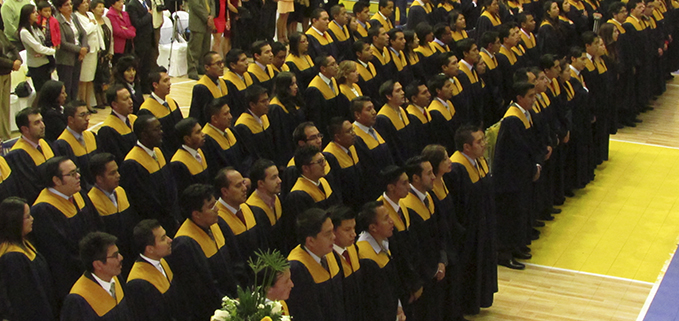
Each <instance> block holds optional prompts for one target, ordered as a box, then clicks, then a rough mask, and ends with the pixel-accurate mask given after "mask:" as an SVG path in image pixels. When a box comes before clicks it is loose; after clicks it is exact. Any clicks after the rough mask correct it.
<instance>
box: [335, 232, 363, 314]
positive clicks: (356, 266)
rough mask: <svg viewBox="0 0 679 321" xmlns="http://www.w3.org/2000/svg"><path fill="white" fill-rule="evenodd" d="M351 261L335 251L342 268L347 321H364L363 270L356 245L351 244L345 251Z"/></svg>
mask: <svg viewBox="0 0 679 321" xmlns="http://www.w3.org/2000/svg"><path fill="white" fill-rule="evenodd" d="M345 252H346V253H348V254H347V255H348V256H349V260H348V261H347V259H346V258H345V257H344V256H342V255H340V254H339V253H338V252H337V251H335V258H336V259H337V261H338V265H339V267H340V274H342V275H343V277H342V294H343V296H344V312H345V313H346V320H352V321H353V320H356V321H362V320H364V318H365V316H364V314H365V312H364V309H362V307H361V306H362V305H363V284H364V282H365V281H364V279H363V270H362V269H361V264H360V262H359V257H358V251H357V249H356V245H355V244H351V245H350V246H348V247H347V248H346V250H345Z"/></svg>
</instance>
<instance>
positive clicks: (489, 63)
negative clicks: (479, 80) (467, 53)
mask: <svg viewBox="0 0 679 321" xmlns="http://www.w3.org/2000/svg"><path fill="white" fill-rule="evenodd" d="M479 55H481V59H483V62H485V63H486V67H487V68H488V70H493V69H495V68H497V58H495V56H493V57H492V58H491V57H490V55H489V54H487V53H485V52H483V51H481V52H480V53H479Z"/></svg>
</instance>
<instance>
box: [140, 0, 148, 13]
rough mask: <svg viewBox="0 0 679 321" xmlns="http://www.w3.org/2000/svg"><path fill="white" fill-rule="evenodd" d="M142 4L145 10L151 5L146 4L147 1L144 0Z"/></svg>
mask: <svg viewBox="0 0 679 321" xmlns="http://www.w3.org/2000/svg"><path fill="white" fill-rule="evenodd" d="M141 4H142V5H143V6H144V10H146V11H149V7H148V6H147V5H146V1H144V0H142V1H141Z"/></svg>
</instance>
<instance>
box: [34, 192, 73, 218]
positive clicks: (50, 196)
mask: <svg viewBox="0 0 679 321" xmlns="http://www.w3.org/2000/svg"><path fill="white" fill-rule="evenodd" d="M73 199H74V200H75V202H76V203H77V204H78V208H83V207H85V200H84V199H83V197H82V195H80V193H75V194H73ZM41 203H47V204H49V205H52V206H54V207H56V208H57V209H58V210H59V212H61V214H64V216H66V217H67V218H71V217H74V216H76V214H78V208H75V205H73V203H71V201H69V200H67V199H64V198H63V197H61V196H59V195H56V194H54V193H52V192H50V191H49V190H48V189H47V188H45V189H43V190H42V191H41V192H40V195H38V198H37V199H36V200H35V203H33V206H35V205H38V204H41Z"/></svg>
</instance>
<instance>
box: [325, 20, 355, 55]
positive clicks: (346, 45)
mask: <svg viewBox="0 0 679 321" xmlns="http://www.w3.org/2000/svg"><path fill="white" fill-rule="evenodd" d="M328 33H329V34H330V36H331V37H332V41H333V43H334V44H335V47H336V48H337V55H338V56H337V57H335V58H336V59H337V61H343V60H351V59H353V58H354V53H353V52H352V51H353V50H352V49H351V47H352V45H353V44H354V40H353V38H352V37H351V34H350V33H349V28H348V27H347V26H346V25H344V26H340V25H338V24H337V23H336V22H335V21H334V20H333V21H331V22H330V24H329V25H328Z"/></svg>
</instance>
